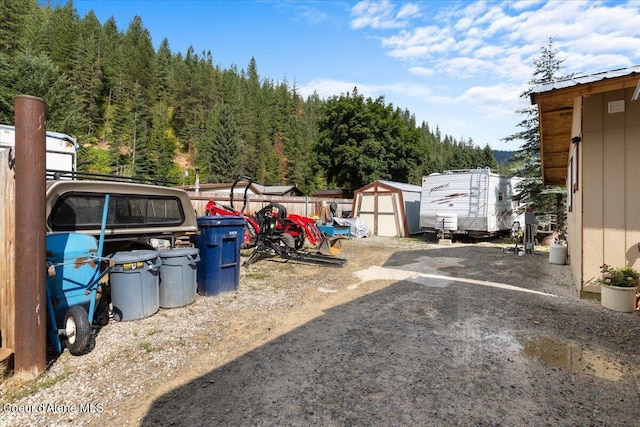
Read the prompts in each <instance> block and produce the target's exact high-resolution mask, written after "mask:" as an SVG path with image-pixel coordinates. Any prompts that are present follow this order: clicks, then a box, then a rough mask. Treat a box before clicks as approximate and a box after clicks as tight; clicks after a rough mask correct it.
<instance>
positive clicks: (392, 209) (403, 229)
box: [352, 181, 422, 237]
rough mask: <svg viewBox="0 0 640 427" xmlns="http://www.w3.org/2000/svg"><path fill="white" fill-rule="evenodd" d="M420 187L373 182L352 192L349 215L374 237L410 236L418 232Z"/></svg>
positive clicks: (398, 183) (397, 183) (419, 231)
mask: <svg viewBox="0 0 640 427" xmlns="http://www.w3.org/2000/svg"><path fill="white" fill-rule="evenodd" d="M420 190H421V189H420V186H418V185H412V184H404V183H400V182H393V181H374V182H372V183H371V184H368V185H365V186H364V187H361V188H359V189H357V190H355V191H354V194H353V209H352V216H353V217H360V219H361V220H362V222H364V224H365V225H366V226H367V227H368V228H369V230H371V233H372V234H373V235H375V236H385V237H395V236H401V237H409V236H410V235H411V234H418V233H421V232H422V230H420V226H419V221H420Z"/></svg>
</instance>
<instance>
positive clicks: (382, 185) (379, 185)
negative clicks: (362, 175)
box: [355, 180, 422, 193]
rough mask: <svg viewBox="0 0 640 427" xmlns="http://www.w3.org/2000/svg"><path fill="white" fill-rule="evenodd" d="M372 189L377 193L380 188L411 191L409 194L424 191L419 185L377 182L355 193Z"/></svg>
mask: <svg viewBox="0 0 640 427" xmlns="http://www.w3.org/2000/svg"><path fill="white" fill-rule="evenodd" d="M372 188H373V189H374V190H376V191H377V190H378V189H380V188H383V189H385V190H400V191H402V192H405V191H409V192H418V193H419V192H420V191H421V190H422V188H421V187H420V186H418V185H413V184H405V183H402V182H395V181H384V180H377V181H373V182H371V183H369V184H367V185H365V186H363V187H360V188H358V189H357V190H355V191H356V192H357V193H361V192H363V191H366V190H370V189H372Z"/></svg>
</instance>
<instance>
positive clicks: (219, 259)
mask: <svg viewBox="0 0 640 427" xmlns="http://www.w3.org/2000/svg"><path fill="white" fill-rule="evenodd" d="M197 220H198V230H199V231H200V233H199V234H198V237H197V239H196V246H197V248H198V249H199V250H200V258H201V261H200V263H198V270H197V281H198V293H199V294H200V295H205V296H211V295H217V294H219V293H221V292H228V291H235V290H237V289H238V286H239V284H240V245H241V244H242V242H243V241H244V224H245V219H244V218H243V217H241V216H222V215H220V216H204V217H199V218H198V219H197Z"/></svg>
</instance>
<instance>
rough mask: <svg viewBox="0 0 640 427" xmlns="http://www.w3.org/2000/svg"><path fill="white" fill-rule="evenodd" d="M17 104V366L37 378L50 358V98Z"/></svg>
mask: <svg viewBox="0 0 640 427" xmlns="http://www.w3.org/2000/svg"><path fill="white" fill-rule="evenodd" d="M14 106H15V128H16V134H15V138H16V143H15V148H16V163H15V173H16V175H15V177H16V205H15V206H16V207H15V209H16V215H15V217H16V223H17V224H16V246H15V260H16V267H15V349H14V368H15V372H16V373H24V374H33V375H34V376H35V375H38V374H40V373H41V372H43V371H44V369H45V367H46V361H47V360H46V358H47V335H46V334H47V317H46V316H47V302H46V288H45V285H46V283H45V278H46V277H45V274H46V251H45V215H46V212H45V191H46V165H45V162H46V116H45V102H44V100H42V99H40V98H36V97H33V96H27V95H18V96H16V98H15V101H14ZM18 218H19V219H18Z"/></svg>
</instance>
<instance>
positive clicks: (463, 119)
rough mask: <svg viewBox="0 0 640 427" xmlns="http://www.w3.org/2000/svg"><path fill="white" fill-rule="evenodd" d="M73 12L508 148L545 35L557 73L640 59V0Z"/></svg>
mask: <svg viewBox="0 0 640 427" xmlns="http://www.w3.org/2000/svg"><path fill="white" fill-rule="evenodd" d="M74 5H75V7H76V10H77V11H78V14H79V15H80V16H81V17H84V16H85V15H86V13H87V12H89V11H90V10H93V11H94V12H95V14H96V16H97V17H98V19H99V20H100V21H101V22H102V23H104V21H105V20H106V19H108V18H109V17H111V16H113V17H114V18H115V20H116V22H117V24H118V28H119V29H120V31H126V29H127V27H128V25H129V23H130V22H131V20H132V19H133V17H134V16H136V15H138V16H140V17H141V18H142V22H143V24H144V26H145V28H146V29H147V30H149V32H150V34H151V38H152V41H153V44H154V46H155V47H156V48H157V47H158V46H159V44H160V43H161V41H162V40H163V39H164V38H167V40H168V41H169V46H170V48H171V50H172V51H173V52H174V53H177V52H182V53H184V52H185V51H186V50H187V48H188V47H189V46H193V48H194V49H195V52H196V53H201V52H203V51H211V53H212V56H213V60H214V62H215V64H216V65H218V66H220V67H221V68H229V67H230V66H232V65H236V66H237V67H238V69H246V67H247V65H248V64H249V61H250V59H251V57H254V58H255V59H256V63H257V65H258V73H259V75H260V77H261V78H262V79H265V78H268V79H270V80H273V81H283V80H285V79H286V80H287V81H288V82H289V83H290V84H291V85H293V84H294V83H295V85H296V87H297V88H298V90H299V92H300V93H301V94H303V95H307V94H311V93H313V92H314V91H315V92H317V93H318V94H319V95H320V96H321V97H323V98H325V99H326V98H328V97H331V96H334V95H340V94H342V93H346V92H351V91H352V89H353V88H354V87H357V88H358V92H359V93H361V94H363V95H365V96H367V97H369V96H371V97H373V98H376V97H378V96H384V97H385V101H386V102H387V103H391V104H393V105H394V106H397V107H400V108H402V109H408V110H409V111H411V112H412V113H413V114H414V115H415V116H416V119H417V121H418V123H420V122H422V121H427V122H428V123H429V125H430V126H431V127H432V128H435V126H436V125H437V126H439V127H440V130H441V132H442V133H443V134H447V135H452V136H453V137H455V138H458V139H460V138H464V139H469V138H471V139H472V140H473V142H474V143H475V144H477V145H479V146H484V145H485V144H489V145H490V146H491V147H492V148H494V149H500V150H515V149H518V148H519V146H520V145H521V143H520V142H515V143H509V144H507V143H504V142H501V141H500V140H501V139H502V138H504V137H506V136H508V135H511V134H513V133H515V132H517V131H518V130H519V128H517V126H516V125H517V124H518V122H520V120H522V118H523V116H522V115H519V114H516V113H515V111H516V110H518V109H520V108H526V107H528V106H529V104H528V100H525V99H523V98H520V94H521V93H522V92H523V91H525V90H526V89H527V88H528V87H529V85H528V83H527V82H528V81H529V80H531V78H532V75H533V69H534V66H533V59H534V58H535V57H538V56H539V55H540V49H541V47H542V46H544V45H545V44H546V43H547V41H548V38H549V37H554V39H555V47H556V49H558V50H559V52H560V54H559V58H560V59H563V60H564V63H563V68H562V70H561V73H562V74H569V73H579V74H589V73H595V72H600V71H607V70H613V69H617V68H624V67H628V66H631V65H639V64H640V24H639V23H640V0H632V1H598V0H595V1H594V0H591V1H579V0H565V1H563V0H552V1H539V0H523V1H437V0H433V1H369V0H365V1H360V2H357V1H340V0H328V1H231V0H226V1H207V0H199V1H187V0H184V1H178V0H173V1H171V0H165V1H156V0H137V1H133V0H129V1H124V0H123V1H120V0H109V1H106V0H103V1H90V0H75V1H74Z"/></svg>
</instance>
